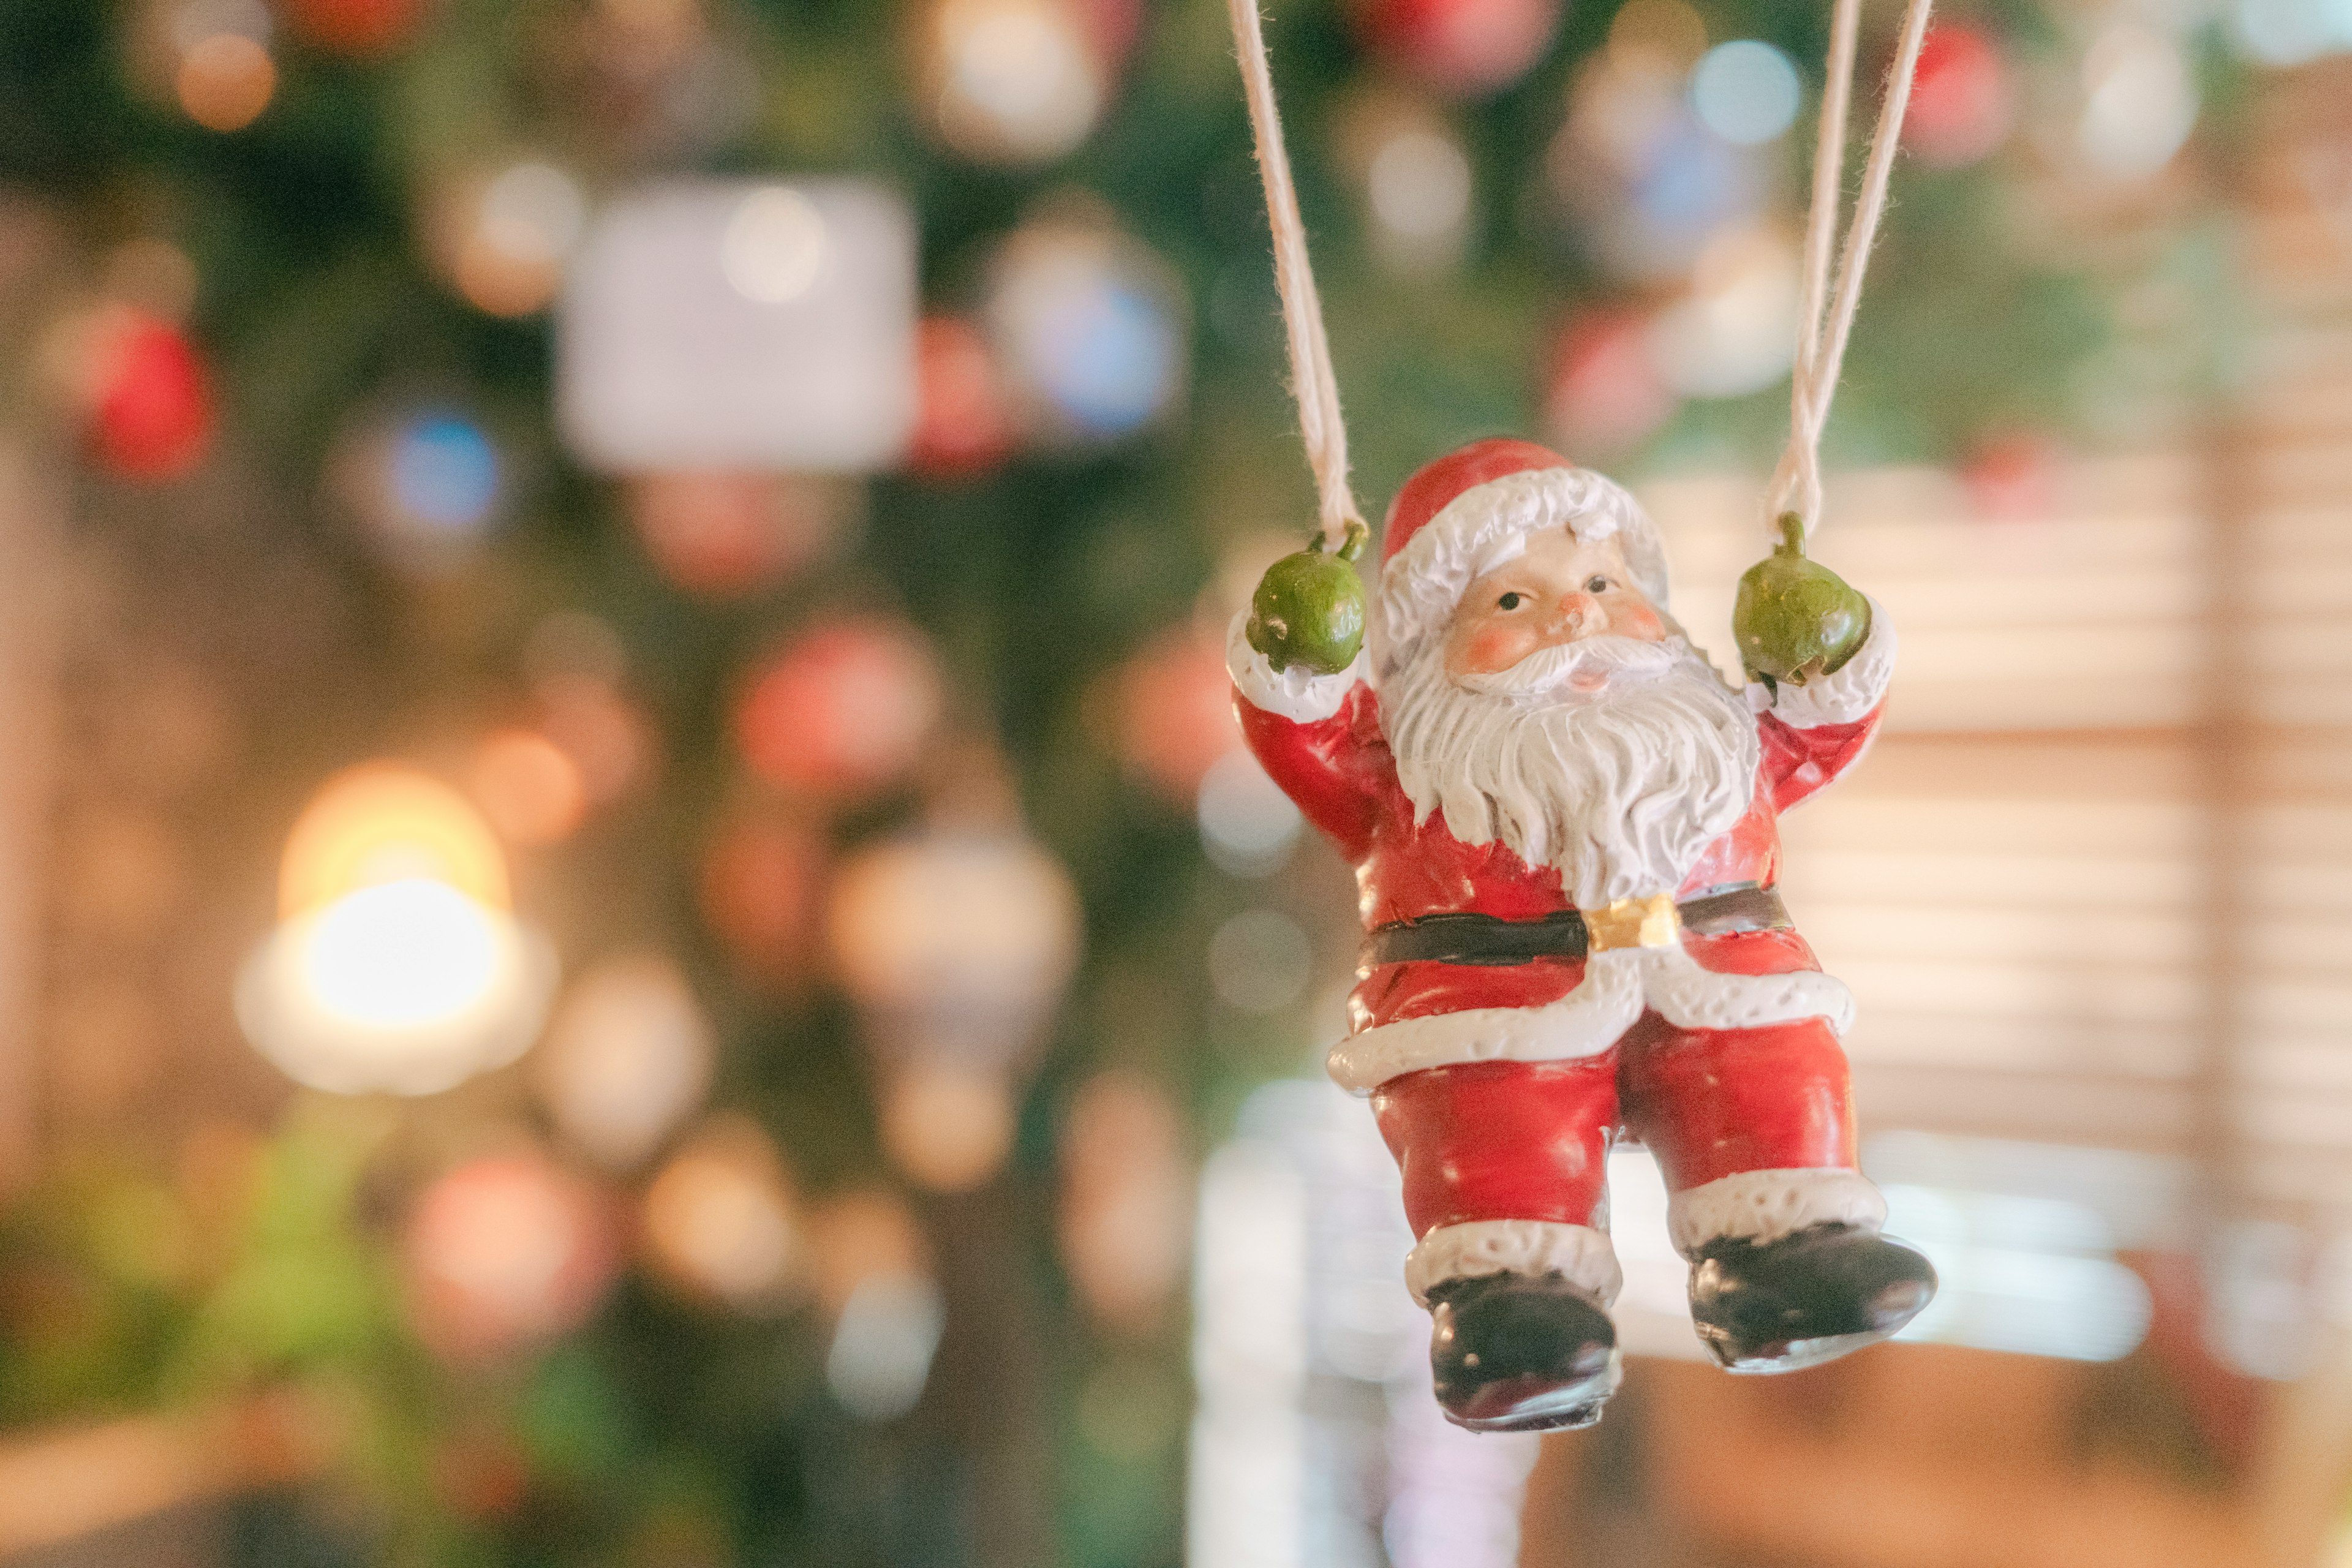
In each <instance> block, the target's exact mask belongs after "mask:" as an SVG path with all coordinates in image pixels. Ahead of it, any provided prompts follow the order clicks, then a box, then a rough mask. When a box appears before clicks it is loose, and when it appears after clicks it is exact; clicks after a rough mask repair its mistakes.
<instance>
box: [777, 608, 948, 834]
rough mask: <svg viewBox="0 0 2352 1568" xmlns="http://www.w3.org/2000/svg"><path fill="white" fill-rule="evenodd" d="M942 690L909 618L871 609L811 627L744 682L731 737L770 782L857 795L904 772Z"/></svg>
mask: <svg viewBox="0 0 2352 1568" xmlns="http://www.w3.org/2000/svg"><path fill="white" fill-rule="evenodd" d="M942 700H943V697H942V693H941V691H940V673H939V668H938V666H937V665H936V664H934V663H933V661H932V658H931V655H930V651H929V649H928V648H927V647H924V646H923V642H922V639H921V637H919V636H918V635H917V634H916V632H915V631H914V630H913V628H911V627H908V626H902V625H900V624H898V623H897V622H895V621H889V620H885V619H882V618H880V617H876V616H869V617H863V618H860V619H856V620H848V621H839V622H835V624H833V625H831V626H824V627H822V628H820V629H818V630H816V631H813V632H810V633H808V634H807V635H806V636H804V637H802V638H801V639H800V640H799V641H798V642H796V643H794V644H793V645H792V646H791V647H788V648H786V649H785V650H784V652H783V653H782V656H781V657H779V658H776V659H775V660H774V661H773V662H772V663H770V664H769V665H768V666H767V668H765V669H764V670H762V671H761V673H760V674H759V675H758V676H757V677H756V678H755V679H753V680H752V682H751V687H750V689H748V690H747V691H746V692H745V693H744V695H743V698H742V700H741V701H740V703H738V704H737V706H736V710H735V742H736V744H737V745H738V746H740V748H741V749H742V752H743V760H744V761H745V762H746V763H749V764H750V765H751V771H752V772H753V773H757V774H759V775H760V776H761V778H763V779H765V780H767V781H768V782H769V783H771V784H780V785H782V786H783V787H785V788H787V789H795V790H805V791H809V792H813V793H816V794H821V795H855V794H859V793H862V792H865V791H868V790H872V789H877V788H879V787H880V786H882V785H884V784H889V783H891V782H892V781H893V780H896V779H898V778H899V777H902V776H903V775H904V774H905V773H907V771H908V769H910V768H912V767H913V766H914V764H915V762H916V760H917V759H918V758H919V757H920V756H921V754H922V751H923V747H924V746H925V744H926V743H927V742H929V739H930V736H931V731H932V730H933V729H934V728H935V727H936V726H937V724H938V722H939V719H940V707H941V704H942Z"/></svg>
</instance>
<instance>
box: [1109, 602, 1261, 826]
mask: <svg viewBox="0 0 2352 1568" xmlns="http://www.w3.org/2000/svg"><path fill="white" fill-rule="evenodd" d="M1117 682H1118V689H1117V704H1116V712H1117V714H1118V737H1117V740H1118V754H1119V760H1120V762H1122V763H1125V764H1126V766H1127V768H1128V770H1129V772H1130V773H1134V774H1136V775H1137V776H1138V777H1139V778H1141V779H1142V780H1144V781H1145V782H1146V783H1148V784H1150V785H1152V787H1154V788H1155V789H1157V790H1159V791H1160V793H1161V794H1162V795H1166V796H1167V797H1168V799H1169V800H1171V802H1173V803H1175V804H1176V805H1181V806H1183V807H1185V808H1186V809H1188V810H1189V809H1190V808H1191V807H1192V801H1193V797H1194V796H1195V795H1198V794H1199V793H1200V790H1201V780H1202V778H1203V777H1205V776H1206V775H1207V773H1208V772H1209V770H1210V768H1212V767H1213V766H1214V765H1215V764H1216V762H1217V759H1218V758H1220V757H1222V756H1223V755H1224V754H1225V753H1226V752H1230V751H1232V750H1233V749H1234V747H1235V746H1236V745H1238V744H1240V742H1241V730H1240V727H1239V726H1238V725H1236V724H1235V723H1234V688H1233V678H1232V677H1231V676H1229V675H1227V674H1226V673H1225V655H1224V649H1223V647H1221V646H1220V645H1219V644H1218V643H1217V642H1216V641H1215V640H1214V639H1213V638H1211V637H1204V636H1202V634H1201V633H1199V632H1197V631H1195V630H1193V629H1192V627H1190V626H1183V627H1179V628H1176V629H1174V630H1171V631H1169V632H1165V633H1162V634H1161V635H1160V637H1157V638H1155V639H1154V640H1153V641H1152V642H1151V643H1150V644H1149V645H1148V646H1147V647H1144V649H1143V650H1142V651H1141V652H1139V653H1138V654H1136V655H1135V656H1134V657H1133V658H1129V660H1128V661H1127V663H1126V664H1125V665H1123V666H1121V667H1120V668H1119V670H1118V677H1117Z"/></svg>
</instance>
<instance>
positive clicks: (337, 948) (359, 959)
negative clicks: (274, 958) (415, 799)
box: [295, 877, 506, 1033]
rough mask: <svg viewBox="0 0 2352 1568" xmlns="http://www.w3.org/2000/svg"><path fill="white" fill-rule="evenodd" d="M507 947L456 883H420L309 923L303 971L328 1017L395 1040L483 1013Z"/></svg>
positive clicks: (300, 952) (360, 896) (369, 892)
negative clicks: (398, 1032)
mask: <svg viewBox="0 0 2352 1568" xmlns="http://www.w3.org/2000/svg"><path fill="white" fill-rule="evenodd" d="M500 949H501V943H500V942H499V931H498V929H497V927H496V926H495V925H494V924H493V923H492V917H491V915H490V913H489V911H488V910H484V909H483V908H482V906H481V905H479V904H478V903H476V902H474V900H471V899H469V898H467V896H466V895H465V894H463V893H461V892H459V891H458V890H457V889H455V888H453V887H450V886H449V885H448V884H447V883H446V882H436V881H430V880H427V879H425V878H422V877H412V878H406V879H402V880H400V881H396V882H385V883H383V884H380V885H379V886H376V887H372V888H362V889H359V890H358V891H356V892H352V893H347V894H345V895H344V896H343V897H341V898H340V899H337V900H335V901H334V902H333V903H331V904H328V905H326V906H325V907H324V908H322V909H320V910H317V911H316V912H315V913H314V914H312V915H310V916H309V917H307V918H306V919H305V920H304V921H302V923H301V933H300V937H299V941H298V942H297V944H296V949H295V952H296V956H295V963H296V965H297V973H299V975H300V977H301V982H302V984H303V987H304V989H305V990H306V991H307V992H308V993H309V994H310V998H311V1000H312V1001H314V1002H315V1003H316V1005H318V1006H319V1008H320V1010H321V1011H323V1012H324V1013H326V1014H327V1015H328V1016H331V1017H332V1018H334V1019H336V1020H338V1021H340V1022H342V1023H346V1024H351V1025H353V1026H358V1027H361V1028H370V1029H380V1030H383V1031H385V1032H387V1033H390V1032H393V1031H396V1030H404V1029H412V1028H415V1027H418V1026H427V1025H435V1024H444V1023H446V1022H448V1021H449V1020H451V1019H453V1018H457V1017H462V1016H465V1015H466V1014H467V1013H469V1012H472V1011H474V1010H475V1009H477V1008H479V1007H480V1006H481V1005H482V1004H483V1001H484V1000H485V999H486V998H487V997H488V995H489V994H490V991H491V988H492V987H493V986H495V985H496V984H498V979H499V961H500V960H501V959H502V958H504V957H505V956H506V955H505V954H504V953H503V952H501V951H500Z"/></svg>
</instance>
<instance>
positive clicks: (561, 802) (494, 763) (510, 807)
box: [471, 730, 588, 845]
mask: <svg viewBox="0 0 2352 1568" xmlns="http://www.w3.org/2000/svg"><path fill="white" fill-rule="evenodd" d="M471 783H472V785H473V794H474V799H475V800H476V801H478V803H480V805H481V808H482V814H483V815H484V816H487V817H488V818H489V820H490V825H491V826H493V827H495V828H497V829H498V831H499V833H500V834H501V835H502V836H504V837H506V838H507V840H508V841H509V842H510V843H515V844H523V845H546V844H557V843H561V842H562V840H564V839H566V838H569V837H572V834H573V833H575V832H577V831H578V830H579V827H580V824H581V823H582V821H583V820H584V819H585V818H586V816H587V815H588V784H587V781H586V779H584V778H583V776H582V774H581V771H580V764H579V763H577V762H576V761H574V760H573V758H572V753H571V752H567V751H565V750H564V749H563V748H562V747H561V746H559V745H557V744H556V743H555V742H552V741H551V740H549V739H548V738H547V737H546V736H545V735H543V734H541V733H540V732H539V731H536V730H500V731H498V732H497V733H496V734H493V735H490V736H488V738H486V739H485V740H484V741H483V742H482V743H481V745H480V746H478V747H477V748H476V749H475V752H474V766H473V776H472V780H471Z"/></svg>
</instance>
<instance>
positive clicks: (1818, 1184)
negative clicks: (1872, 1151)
mask: <svg viewBox="0 0 2352 1568" xmlns="http://www.w3.org/2000/svg"><path fill="white" fill-rule="evenodd" d="M1832 1223H1834V1224H1839V1225H1851V1226H1857V1227H1859V1228H1861V1229H1864V1230H1876V1229H1877V1228H1878V1227H1879V1226H1883V1225H1885V1223H1886V1200H1885V1198H1883V1197H1881V1196H1880V1195H1879V1193H1878V1189H1877V1188H1876V1187H1874V1186H1873V1185H1872V1184H1870V1181H1869V1179H1868V1178H1866V1177H1864V1175H1863V1174H1862V1173H1860V1172H1858V1171H1846V1170H1840V1169H1837V1168H1835V1167H1815V1168H1809V1169H1801V1170H1792V1171H1742V1172H1740V1173H1738V1174H1737V1175H1730V1176H1725V1177H1723V1178H1721V1179H1720V1180H1718V1181H1713V1182H1707V1183H1704V1184H1701V1185H1699V1186H1696V1187H1692V1188H1690V1189H1689V1190H1688V1191H1686V1192H1680V1193H1676V1194H1674V1195H1673V1196H1672V1197H1670V1198H1668V1199H1667V1200H1666V1230H1667V1233H1668V1234H1669V1235H1671V1236H1672V1237H1674V1243H1675V1251H1676V1252H1679V1253H1681V1254H1682V1255H1683V1256H1684V1257H1685V1258H1688V1257H1689V1256H1690V1255H1691V1254H1692V1253H1694V1252H1696V1251H1697V1250H1698V1249H1699V1248H1700V1247H1704V1246H1706V1244H1707V1243H1708V1242H1710V1241H1721V1240H1723V1239H1725V1238H1726V1237H1740V1238H1742V1239H1745V1240H1748V1241H1754V1242H1767V1241H1778V1240H1780V1238H1781V1237H1784V1236H1791V1235H1794V1234H1795V1233H1796V1232H1798V1231H1801V1230H1803V1229H1804V1228H1805V1227H1807V1226H1815V1225H1829V1224H1832Z"/></svg>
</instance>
